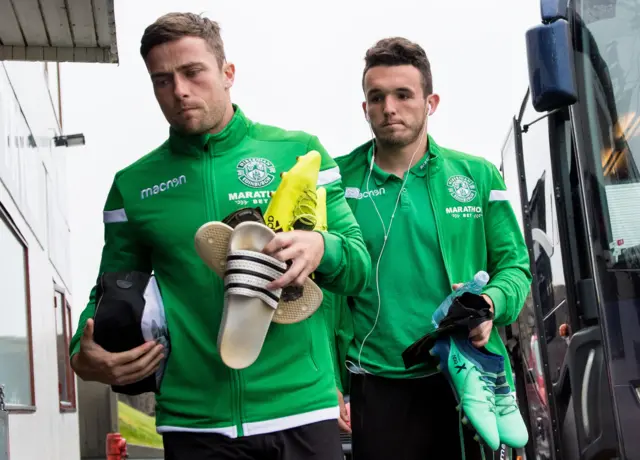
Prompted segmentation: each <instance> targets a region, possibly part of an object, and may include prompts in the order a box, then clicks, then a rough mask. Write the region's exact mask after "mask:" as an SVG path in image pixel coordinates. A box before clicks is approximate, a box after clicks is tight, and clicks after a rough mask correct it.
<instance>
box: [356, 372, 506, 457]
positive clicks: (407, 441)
mask: <svg viewBox="0 0 640 460" xmlns="http://www.w3.org/2000/svg"><path fill="white" fill-rule="evenodd" d="M351 378H352V380H351V382H352V383H351V395H350V397H351V398H350V401H351V428H352V430H353V434H352V443H353V444H352V446H353V460H388V459H402V460H425V459H429V458H434V459H436V458H438V459H439V458H442V459H445V458H446V459H447V460H454V459H458V458H461V446H460V432H459V425H458V412H457V411H456V405H457V404H456V400H455V398H454V396H453V392H452V390H451V388H450V387H449V384H448V383H447V381H446V380H445V378H444V377H443V376H442V374H437V375H434V376H431V377H426V378H420V379H387V378H382V377H376V376H374V375H364V376H363V375H359V374H358V375H356V374H354V375H352V377H351ZM463 433H464V443H465V449H466V450H465V454H466V459H467V460H475V459H481V458H482V457H481V451H480V449H481V447H480V444H478V443H477V442H476V441H474V440H473V435H474V433H473V432H471V430H469V429H467V428H466V426H465V425H463ZM485 454H486V458H487V460H489V459H492V458H494V456H493V452H491V451H490V450H489V449H488V448H487V449H486V450H485ZM496 454H497V455H496V457H495V458H500V456H499V454H498V453H496Z"/></svg>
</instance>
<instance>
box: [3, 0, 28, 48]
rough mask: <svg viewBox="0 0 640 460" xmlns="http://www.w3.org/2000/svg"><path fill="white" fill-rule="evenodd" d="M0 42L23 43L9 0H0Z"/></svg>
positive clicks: (5, 43)
mask: <svg viewBox="0 0 640 460" xmlns="http://www.w3.org/2000/svg"><path fill="white" fill-rule="evenodd" d="M0 42H1V44H3V45H7V44H12V45H24V40H23V39H22V32H21V31H20V27H19V26H18V19H17V18H16V15H15V12H14V11H13V6H12V5H11V3H10V2H9V0H0Z"/></svg>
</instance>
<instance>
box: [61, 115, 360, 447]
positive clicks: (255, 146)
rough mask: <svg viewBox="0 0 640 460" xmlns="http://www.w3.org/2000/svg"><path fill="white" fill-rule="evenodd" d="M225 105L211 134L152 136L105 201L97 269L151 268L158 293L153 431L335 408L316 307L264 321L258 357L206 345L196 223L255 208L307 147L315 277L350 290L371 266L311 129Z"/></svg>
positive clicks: (330, 412)
mask: <svg viewBox="0 0 640 460" xmlns="http://www.w3.org/2000/svg"><path fill="white" fill-rule="evenodd" d="M234 109H235V114H234V116H233V118H232V120H231V122H230V123H229V124H228V125H227V126H226V127H225V129H224V130H223V131H222V132H220V133H218V134H215V135H210V134H205V135H196V136H183V135H181V134H179V133H177V132H175V131H174V130H170V135H169V138H168V140H167V141H165V142H164V143H163V144H162V145H161V146H159V147H158V148H157V149H155V150H154V151H152V152H151V153H149V154H148V155H146V156H144V157H142V158H141V159H139V160H138V161H136V162H135V163H133V164H132V165H130V166H128V167H126V168H124V169H123V170H121V171H119V172H118V173H117V174H116V175H115V180H114V182H113V185H112V188H111V190H110V192H109V194H108V197H107V200H106V205H105V207H104V223H105V244H104V248H103V252H102V261H101V264H100V269H99V273H100V274H101V273H103V272H113V271H129V270H139V271H144V272H148V273H150V272H151V271H153V272H154V273H155V276H156V279H157V281H158V285H159V288H160V291H161V294H162V299H163V304H164V308H165V313H166V318H167V325H168V329H169V334H170V336H171V353H170V355H169V359H168V364H167V367H166V371H165V374H164V379H163V381H162V384H161V388H160V394H159V395H157V396H156V401H157V407H156V425H157V430H158V431H159V432H167V431H176V430H181V431H196V432H197V431H201V432H215V433H222V434H225V435H228V436H230V437H238V436H247V435H253V434H260V433H267V432H274V431H279V430H284V429H288V428H292V427H295V426H300V425H303V424H308V423H312V422H317V421H321V420H328V419H336V418H337V417H338V400H337V396H336V388H335V382H334V378H333V367H332V362H331V350H330V348H329V343H328V341H327V336H326V329H325V324H324V320H323V315H322V314H319V313H316V314H314V315H313V316H311V317H310V318H309V319H307V320H305V321H302V322H300V323H297V324H293V325H279V324H275V323H272V324H271V326H270V330H269V332H268V335H267V338H266V341H265V343H264V346H263V348H262V351H261V353H260V356H259V357H258V359H257V361H256V362H255V363H254V364H253V365H251V366H250V367H248V368H246V369H243V370H239V371H238V370H233V369H230V368H228V367H227V366H225V365H224V364H223V362H222V361H221V359H220V356H219V353H218V350H217V348H216V340H217V336H218V329H219V325H220V319H221V315H222V311H223V297H224V293H223V282H222V280H221V279H220V278H219V277H218V276H216V275H215V274H214V273H213V272H212V271H211V270H210V269H209V268H207V266H206V265H205V264H204V263H203V262H202V261H201V260H200V258H199V257H198V255H197V254H196V252H195V247H194V236H195V233H196V230H197V229H198V228H199V227H200V226H201V225H202V224H204V223H206V222H209V221H221V220H223V219H224V218H225V217H226V216H228V215H229V214H231V213H233V212H234V211H236V210H238V209H241V208H246V207H260V208H261V209H262V211H263V212H264V211H265V210H266V207H267V204H268V202H269V199H270V198H269V194H270V192H273V191H275V190H276V188H277V186H278V185H279V183H280V173H282V172H284V171H287V170H289V169H290V168H291V167H292V166H293V165H294V164H295V162H296V158H297V157H298V156H301V155H304V154H306V153H307V152H309V151H310V150H317V151H319V152H320V153H321V155H322V164H321V171H320V174H319V179H318V185H322V186H324V187H325V188H326V190H327V220H328V231H326V232H322V235H323V237H324V242H325V253H324V256H323V258H322V260H321V263H320V265H319V267H318V268H317V271H316V275H317V276H316V282H317V284H318V285H319V286H320V287H322V288H323V289H325V290H326V291H330V292H334V293H339V294H344V295H350V294H356V293H358V292H359V291H361V290H362V289H363V288H364V286H366V285H367V283H368V281H369V277H370V271H371V262H370V258H369V255H368V253H367V250H366V247H365V245H364V242H363V239H362V234H361V231H360V228H359V226H358V225H357V224H356V222H355V219H354V216H353V213H352V212H351V209H350V208H349V205H348V204H347V202H346V199H345V197H344V190H343V189H342V187H341V181H340V174H339V170H338V168H337V166H336V163H335V162H334V160H333V159H332V158H331V157H330V156H329V155H328V153H327V152H326V151H325V149H324V148H323V147H322V145H321V144H320V142H319V141H318V139H317V138H316V137H314V136H311V135H309V134H306V133H304V132H293V131H285V130H282V129H279V128H275V127H271V126H265V125H261V124H257V123H254V122H252V121H250V120H249V119H248V118H247V117H246V116H245V115H244V114H243V112H242V111H241V110H240V109H239V108H238V107H237V106H234ZM95 292H96V290H95V288H94V289H93V291H92V293H91V296H90V300H89V303H88V305H87V307H86V309H85V310H84V311H83V313H82V315H81V317H80V320H79V325H78V330H77V331H76V334H75V335H74V337H73V339H72V341H71V344H70V354H71V355H72V356H73V355H74V354H75V353H77V352H78V351H79V348H80V337H81V334H82V330H83V328H84V325H85V323H86V320H87V319H88V318H91V317H92V315H93V313H94V311H95V300H96V299H95Z"/></svg>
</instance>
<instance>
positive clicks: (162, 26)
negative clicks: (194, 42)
mask: <svg viewBox="0 0 640 460" xmlns="http://www.w3.org/2000/svg"><path fill="white" fill-rule="evenodd" d="M183 37H198V38H202V39H203V40H204V41H206V42H207V45H209V47H210V48H211V51H213V53H214V54H215V55H216V59H217V61H218V65H219V66H220V68H222V64H223V63H224V61H225V55H224V43H223V42H222V37H221V36H220V26H219V25H218V23H217V22H215V21H212V20H211V19H207V18H205V17H202V16H198V15H197V14H193V13H168V14H165V15H164V16H161V17H159V18H158V19H157V20H156V21H155V22H154V23H153V24H151V25H150V26H148V27H147V28H146V29H145V31H144V34H143V35H142V40H141V41H140V54H141V55H142V59H144V60H145V61H146V60H147V56H148V55H149V52H150V51H151V49H152V48H153V47H154V46H158V45H162V44H164V43H167V42H171V41H174V40H179V39H181V38H183Z"/></svg>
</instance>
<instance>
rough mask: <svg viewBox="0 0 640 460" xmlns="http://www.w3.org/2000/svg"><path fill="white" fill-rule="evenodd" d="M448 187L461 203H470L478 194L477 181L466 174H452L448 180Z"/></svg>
mask: <svg viewBox="0 0 640 460" xmlns="http://www.w3.org/2000/svg"><path fill="white" fill-rule="evenodd" d="M447 188H448V189H449V193H450V194H451V196H452V197H453V198H455V199H456V200H458V201H459V202H460V203H468V202H470V201H471V200H473V199H474V198H475V197H476V195H477V193H478V192H477V191H476V183H475V182H473V180H471V179H469V178H468V177H466V176H451V177H450V178H449V180H448V181H447Z"/></svg>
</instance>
